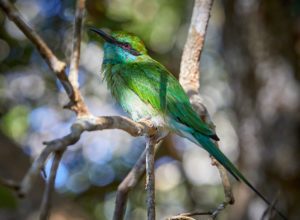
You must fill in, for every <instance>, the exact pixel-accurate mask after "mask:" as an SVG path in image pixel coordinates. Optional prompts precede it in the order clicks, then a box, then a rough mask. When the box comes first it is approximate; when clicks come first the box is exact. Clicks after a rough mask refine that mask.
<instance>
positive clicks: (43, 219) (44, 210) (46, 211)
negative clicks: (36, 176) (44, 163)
mask: <svg viewBox="0 0 300 220" xmlns="http://www.w3.org/2000/svg"><path fill="white" fill-rule="evenodd" d="M62 155H63V151H57V152H55V153H54V158H53V161H52V166H51V170H50V176H49V179H48V182H47V184H46V189H45V191H44V195H43V200H42V205H41V209H40V210H41V211H40V220H47V219H48V218H49V215H50V209H51V195H52V191H53V189H54V183H55V178H56V173H57V169H58V166H59V163H60V160H61V157H62Z"/></svg>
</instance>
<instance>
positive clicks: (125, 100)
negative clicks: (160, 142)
mask: <svg viewBox="0 0 300 220" xmlns="http://www.w3.org/2000/svg"><path fill="white" fill-rule="evenodd" d="M90 30H92V31H94V32H96V33H97V34H99V35H100V36H101V37H102V38H103V39H104V40H105V43H104V58H103V63H102V69H103V71H104V79H105V80H106V82H107V85H108V88H109V89H110V91H111V94H112V95H113V96H114V97H115V98H116V100H117V102H118V103H119V104H120V105H121V106H122V108H123V109H124V111H125V112H126V113H128V114H129V115H130V117H131V118H132V119H133V120H134V121H138V120H143V119H148V120H150V121H151V122H152V124H153V125H154V126H155V127H156V128H157V130H158V131H159V137H158V139H160V138H163V137H164V136H166V135H167V134H168V132H169V131H170V132H174V133H176V134H177V135H180V136H182V137H185V138H187V139H189V140H190V141H192V142H194V143H195V144H197V145H199V146H201V147H203V148H204V149H205V150H206V151H208V153H209V154H210V155H212V156H213V157H214V158H215V159H216V160H217V161H219V162H220V163H221V164H222V165H223V166H224V167H225V168H226V169H227V170H228V171H229V172H230V173H231V174H232V175H233V176H234V177H235V178H236V179H237V180H240V179H241V180H242V181H243V182H244V183H245V184H246V185H248V186H249V187H250V188H251V189H252V190H253V191H254V192H255V193H256V194H257V195H258V196H259V197H260V198H262V199H263V200H264V201H265V202H266V203H267V204H268V205H270V202H269V201H268V200H267V199H266V198H265V197H264V196H263V195H262V194H261V193H259V192H258V191H257V190H256V189H255V188H254V186H253V185H251V184H250V183H249V181H248V180H247V179H246V178H245V177H244V175H243V174H242V173H241V172H240V171H239V170H238V169H237V168H236V167H235V166H234V165H233V164H232V163H231V162H230V160H229V159H228V158H227V157H226V156H225V155H224V154H223V153H222V152H221V151H220V150H219V148H217V147H216V146H215V145H214V144H213V142H212V139H213V140H216V141H218V140H219V138H218V136H217V135H216V134H215V133H214V131H212V130H211V129H210V128H209V127H208V126H207V125H206V124H205V123H204V122H203V120H202V119H201V118H200V117H199V116H198V115H197V113H196V112H195V111H194V110H193V108H192V106H191V104H190V102H189V99H188V97H187V95H186V94H185V92H184V90H183V88H182V87H181V85H180V84H179V82H178V81H177V79H176V78H175V77H174V76H173V75H172V74H171V73H170V72H169V71H168V70H167V69H166V68H165V67H164V66H163V65H161V64H160V63H159V62H157V61H156V60H154V59H152V58H151V57H150V56H149V55H148V54H147V49H146V47H145V45H144V43H143V42H142V40H140V38H138V37H137V36H136V35H134V34H129V33H125V32H121V31H120V32H115V33H113V34H112V35H108V34H106V33H105V32H103V31H101V30H99V29H96V28H90ZM276 210H277V209H276ZM277 212H278V213H279V214H280V215H281V216H282V217H283V218H285V219H286V217H285V216H284V215H283V214H282V213H281V212H279V211H278V210H277Z"/></svg>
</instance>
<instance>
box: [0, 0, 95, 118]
mask: <svg viewBox="0 0 300 220" xmlns="http://www.w3.org/2000/svg"><path fill="white" fill-rule="evenodd" d="M0 8H2V9H3V11H4V12H5V13H6V14H7V16H8V17H9V19H10V20H11V21H13V22H14V23H15V24H16V25H17V26H18V27H19V29H20V30H21V31H22V32H23V33H24V34H25V36H26V37H27V38H28V39H29V40H30V41H31V42H32V43H33V44H34V46H35V47H36V49H37V51H38V52H39V53H40V55H41V56H42V58H43V59H44V60H45V61H46V63H47V64H48V66H49V67H50V69H51V70H52V71H53V72H54V73H55V74H56V77H57V78H58V79H59V81H60V82H61V84H62V85H63V87H64V89H65V90H66V93H67V95H68V96H69V99H70V101H71V102H70V103H69V104H68V105H67V106H66V107H67V108H69V109H71V110H73V111H74V112H75V113H76V114H77V115H78V116H79V117H81V116H86V115H90V113H89V111H88V109H87V107H86V105H85V103H84V102H83V99H82V96H81V93H80V92H79V90H78V89H77V88H76V87H73V85H72V83H71V81H70V80H69V78H68V76H67V74H66V72H65V67H66V64H65V62H62V61H60V60H59V59H57V57H56V56H55V55H54V54H53V52H52V51H51V49H50V48H49V47H48V46H47V45H46V43H45V42H44V41H43V40H42V38H41V37H40V36H39V35H38V34H37V32H36V31H35V30H34V29H32V28H31V27H30V26H29V25H28V24H26V23H25V21H24V20H23V19H22V16H21V15H20V13H19V12H18V11H17V10H16V9H15V7H14V6H13V5H12V4H11V3H10V2H9V1H8V0H0Z"/></svg>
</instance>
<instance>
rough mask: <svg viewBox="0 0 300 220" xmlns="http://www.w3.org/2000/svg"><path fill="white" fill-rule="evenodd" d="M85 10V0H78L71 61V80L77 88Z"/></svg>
mask: <svg viewBox="0 0 300 220" xmlns="http://www.w3.org/2000/svg"><path fill="white" fill-rule="evenodd" d="M84 12H85V0H77V9H76V16H75V24H74V36H73V51H72V55H71V63H70V74H69V75H70V77H69V79H70V81H71V83H72V85H73V86H74V87H75V88H78V67H79V58H80V44H81V29H82V23H83V17H84Z"/></svg>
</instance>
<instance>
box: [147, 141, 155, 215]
mask: <svg viewBox="0 0 300 220" xmlns="http://www.w3.org/2000/svg"><path fill="white" fill-rule="evenodd" d="M155 145H156V139H155V137H154V136H150V137H149V138H148V140H147V144H146V189H147V215H148V220H155V175H154V151H155Z"/></svg>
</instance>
